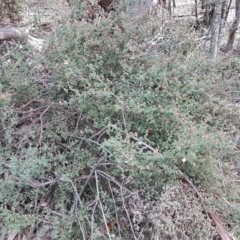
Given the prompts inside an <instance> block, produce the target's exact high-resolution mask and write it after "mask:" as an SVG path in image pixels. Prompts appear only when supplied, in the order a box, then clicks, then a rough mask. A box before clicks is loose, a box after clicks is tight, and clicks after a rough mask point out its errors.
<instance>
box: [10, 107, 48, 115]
mask: <svg viewBox="0 0 240 240" xmlns="http://www.w3.org/2000/svg"><path fill="white" fill-rule="evenodd" d="M45 107H46V106H42V107H38V108H34V109H30V110H28V111H18V110H14V112H15V113H22V114H26V113H32V112H35V111H37V110H40V109H42V108H45Z"/></svg>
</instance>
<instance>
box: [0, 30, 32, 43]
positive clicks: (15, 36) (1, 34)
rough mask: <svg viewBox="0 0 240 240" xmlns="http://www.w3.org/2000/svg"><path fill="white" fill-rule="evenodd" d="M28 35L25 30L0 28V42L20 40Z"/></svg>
mask: <svg viewBox="0 0 240 240" xmlns="http://www.w3.org/2000/svg"><path fill="white" fill-rule="evenodd" d="M27 36H28V34H27V32H26V31H25V30H23V29H20V28H14V27H3V28H0V40H20V41H23V40H25V39H26V38H27Z"/></svg>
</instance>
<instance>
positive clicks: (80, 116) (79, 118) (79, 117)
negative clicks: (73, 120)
mask: <svg viewBox="0 0 240 240" xmlns="http://www.w3.org/2000/svg"><path fill="white" fill-rule="evenodd" d="M81 118H82V114H80V115H79V116H78V120H77V124H76V127H75V130H74V133H75V132H76V131H77V129H78V125H79V122H80V120H81Z"/></svg>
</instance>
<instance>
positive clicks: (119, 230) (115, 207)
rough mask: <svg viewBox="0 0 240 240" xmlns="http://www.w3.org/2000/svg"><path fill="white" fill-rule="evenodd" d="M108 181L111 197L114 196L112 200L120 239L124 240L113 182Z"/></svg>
mask: <svg viewBox="0 0 240 240" xmlns="http://www.w3.org/2000/svg"><path fill="white" fill-rule="evenodd" d="M107 181H108V186H109V189H110V191H111V195H112V199H113V204H114V209H115V215H116V216H115V217H116V222H117V228H118V233H119V237H120V239H122V236H121V229H120V224H119V221H118V220H119V217H118V214H117V206H116V201H115V198H114V194H113V191H112V186H111V182H110V180H109V179H107Z"/></svg>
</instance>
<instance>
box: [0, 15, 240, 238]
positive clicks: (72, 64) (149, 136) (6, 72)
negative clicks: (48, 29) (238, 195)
mask: <svg viewBox="0 0 240 240" xmlns="http://www.w3.org/2000/svg"><path fill="white" fill-rule="evenodd" d="M129 21H130V20H129V19H128V20H127V19H125V16H124V15H118V16H114V14H113V15H111V17H109V18H108V19H104V18H103V19H101V21H99V22H97V23H95V24H93V25H90V24H89V23H82V22H76V21H71V22H66V23H65V24H64V25H62V26H61V27H59V28H58V29H57V30H56V33H55V35H53V36H51V37H50V38H49V39H48V44H46V46H45V48H44V50H43V52H42V53H40V54H39V55H38V54H36V55H35V56H32V55H31V49H29V50H28V47H27V46H25V48H24V49H22V50H21V49H18V52H12V53H11V60H8V59H7V58H8V57H9V56H2V57H1V58H2V59H1V61H2V62H5V64H2V65H1V66H0V76H1V85H0V86H1V103H0V107H1V111H0V132H1V139H0V141H1V145H0V163H1V165H0V174H1V178H0V193H1V194H0V206H1V211H0V219H1V220H0V229H2V231H5V232H11V231H19V232H21V233H22V234H25V235H27V236H29V237H30V236H33V235H35V236H37V237H38V238H40V239H47V238H48V237H49V238H52V239H89V238H91V239H104V237H106V236H107V237H108V238H113V239H120V238H121V237H122V238H123V239H144V237H145V239H174V237H179V236H180V235H181V234H183V235H184V236H186V235H187V236H188V237H189V238H190V239H212V237H213V236H215V235H216V230H215V229H214V228H213V227H212V226H211V222H210V220H209V218H208V217H207V216H206V215H202V211H203V210H202V207H201V203H200V201H199V200H197V199H195V198H194V197H196V196H194V194H193V196H191V197H192V198H193V199H194V200H193V202H195V203H196V205H198V206H197V207H196V209H194V210H193V211H192V212H191V214H190V215H191V216H190V215H187V213H186V212H185V214H186V215H183V216H184V217H183V219H181V216H182V214H183V213H182V212H181V211H182V210H179V201H177V200H176V199H177V198H178V197H177V196H182V195H181V194H182V193H183V191H184V184H185V185H186V182H185V179H190V180H191V181H192V182H193V183H194V185H195V186H197V187H199V188H202V189H204V190H203V192H205V193H206V192H208V193H213V192H214V193H218V194H225V195H226V196H227V195H228V194H229V192H228V191H230V189H228V188H227V187H226V186H225V187H226V189H224V186H223V182H224V183H225V185H226V184H229V183H230V180H229V179H228V178H226V177H225V174H227V173H228V172H229V168H228V165H229V162H232V161H233V160H232V159H233V154H232V140H231V139H233V137H234V136H235V135H236V133H237V131H238V130H237V129H238V123H237V121H236V119H237V118H238V114H237V113H236V112H233V111H232V110H231V109H230V108H229V107H228V106H227V104H226V101H225V100H223V99H221V98H220V97H219V96H217V95H214V92H213V91H212V90H211V88H210V85H211V86H212V84H213V82H211V84H210V83H209V82H210V81H212V79H215V78H217V76H219V75H220V74H221V69H219V68H217V67H216V66H214V65H212V64H210V63H209V62H208V60H207V57H206V55H205V54H204V53H203V52H202V51H201V49H198V48H197V43H194V42H193V40H192V39H193V36H194V34H193V33H192V31H191V30H190V31H188V30H187V24H186V23H184V22H183V23H182V24H178V26H176V25H175V24H172V23H171V21H170V22H166V23H165V24H164V25H162V26H161V28H159V34H161V35H162V36H163V37H162V40H160V42H158V45H157V46H158V47H157V48H156V47H154V48H151V46H150V47H149V44H148V41H150V40H151V39H152V36H151V31H150V30H151V29H150V25H148V24H147V23H146V25H143V26H136V25H135V24H132V25H131V24H129ZM149 24H150V22H149ZM156 24H158V23H156ZM187 36H188V37H187ZM191 37H192V38H191ZM166 49H167V50H166ZM191 56H194V57H191ZM33 57H34V58H33ZM7 60H8V61H7ZM7 93H8V94H10V95H6V94H7ZM4 96H8V97H5V98H4ZM166 186H167V187H166ZM188 187H189V186H188ZM182 188H183V190H181V189H182ZM166 189H167V190H166ZM169 189H170V192H169ZM185 190H186V189H185ZM224 191H225V192H224ZM180 192H181V194H180ZM169 194H170V195H169ZM171 194H172V195H171ZM206 194H207V193H206ZM183 195H184V194H183ZM189 201H190V200H189ZM215 201H219V203H218V204H219V206H221V207H219V208H217V209H220V208H223V209H225V210H226V209H227V206H226V205H224V203H223V202H222V201H221V199H220V200H219V199H218V200H216V199H215V198H214V197H213V196H212V195H211V197H210V198H209V204H208V207H209V210H211V209H212V208H214V207H212V204H213V202H215ZM169 203H172V205H171V204H169ZM185 203H186V202H185ZM161 204H162V205H161ZM164 204H165V205H164ZM168 204H169V205H168ZM182 204H184V203H182ZM191 204H192V203H191V202H188V203H187V205H186V206H187V208H188V209H192V208H194V206H196V205H194V206H192V205H191ZM144 206H147V207H146V209H145V208H144ZM139 208H140V209H139ZM168 208H170V209H175V210H174V211H173V212H172V215H171V218H172V219H173V220H174V219H175V220H176V222H178V221H180V222H181V221H182V222H183V223H184V222H185V223H186V224H187V222H188V220H187V219H188V218H189V219H190V220H189V221H190V222H191V221H193V218H198V219H201V220H199V221H198V222H197V223H196V224H197V225H198V227H196V225H195V223H194V222H192V223H191V224H190V225H189V226H188V225H184V229H182V228H181V227H182V226H183V225H182V226H181V224H174V221H172V222H171V221H166V219H169V217H170V216H169V212H168ZM235 210H236V209H234V208H233V209H232V210H228V212H227V213H226V215H225V216H224V217H225V219H229V215H230V214H232V212H234V211H235ZM145 211H147V212H145ZM152 211H153V212H152ZM157 211H159V214H157V213H156V212H157ZM174 212H175V213H174ZM160 213H161V214H163V215H164V216H165V217H163V218H159V216H160V215H161V214H160ZM164 218H165V219H164ZM180 219H181V220H180ZM238 220H239V213H238V215H237V214H235V218H234V219H232V220H231V227H230V228H231V230H232V229H233V228H234V227H236V226H237V222H238ZM180 222H179V223H180ZM33 223H34V224H33ZM106 226H107V227H106ZM143 229H145V230H144V231H142V230H143ZM236 231H237V230H236ZM179 234H180V235H179ZM183 235H182V236H183ZM177 239H179V238H177Z"/></svg>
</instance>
